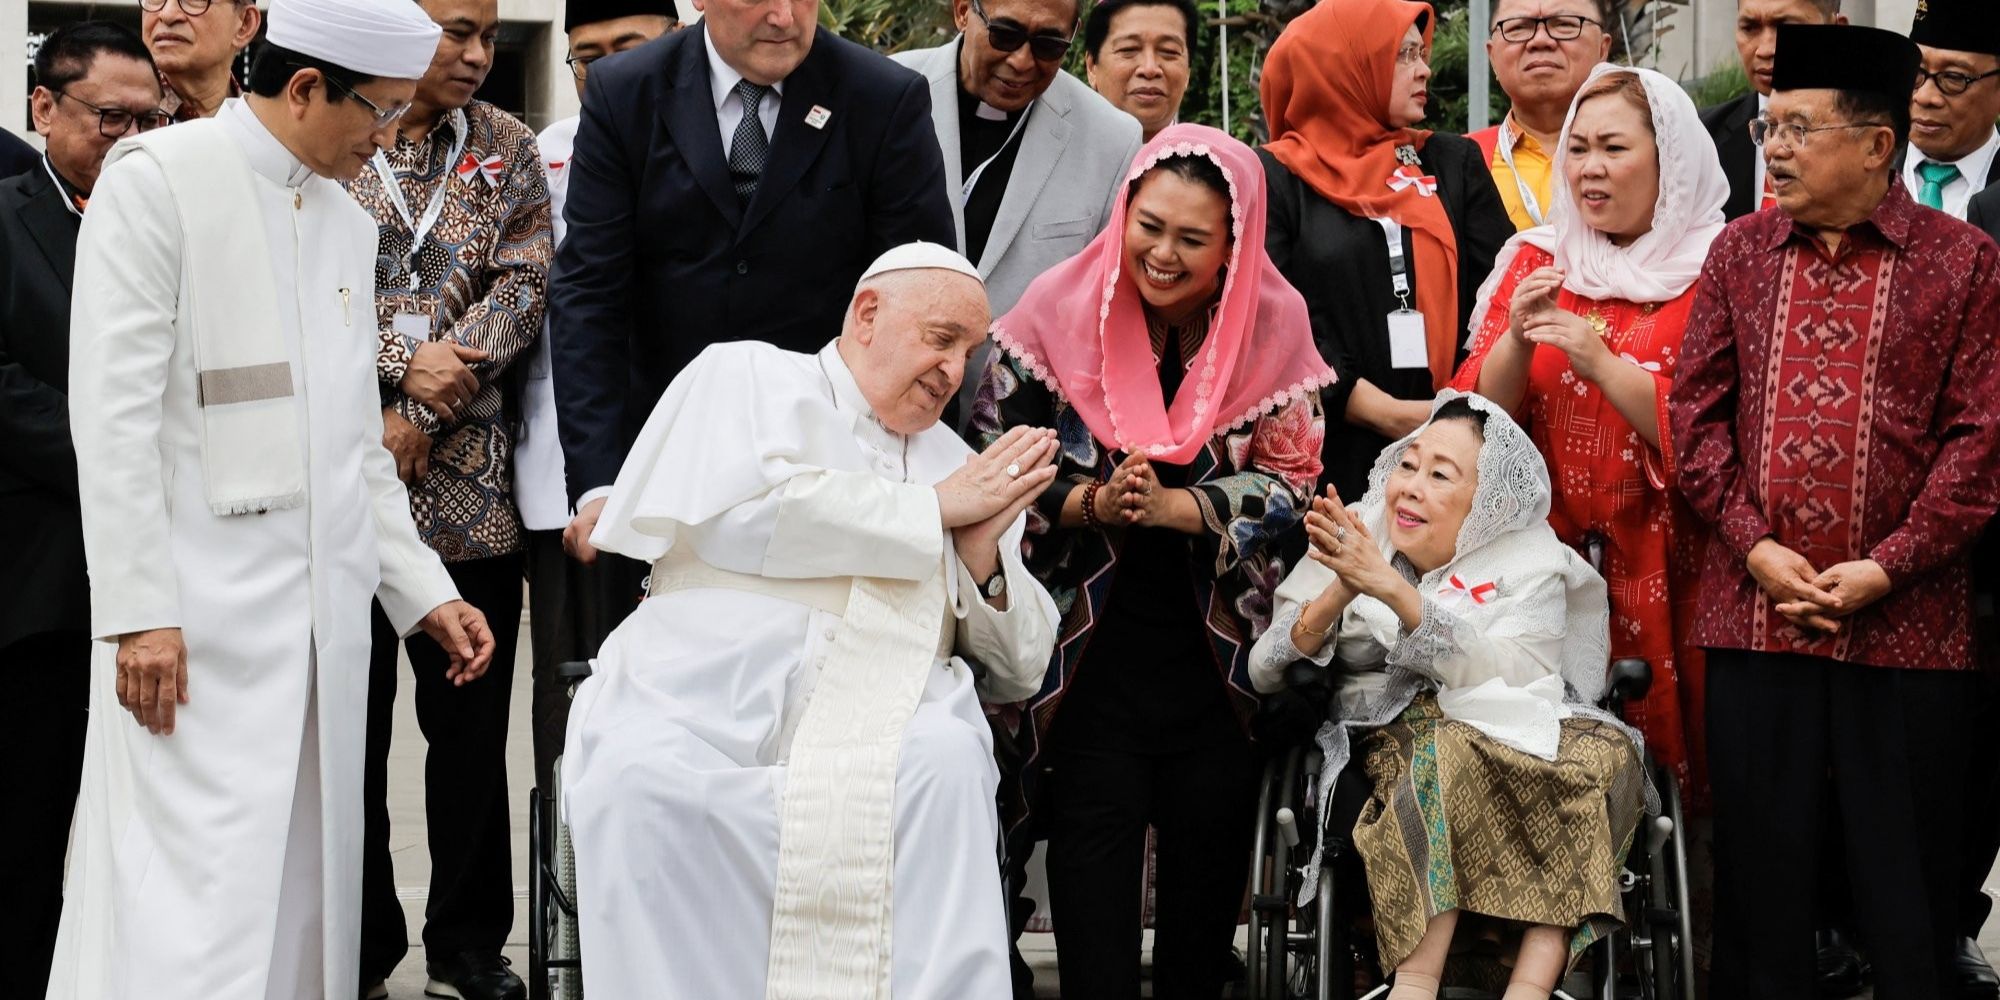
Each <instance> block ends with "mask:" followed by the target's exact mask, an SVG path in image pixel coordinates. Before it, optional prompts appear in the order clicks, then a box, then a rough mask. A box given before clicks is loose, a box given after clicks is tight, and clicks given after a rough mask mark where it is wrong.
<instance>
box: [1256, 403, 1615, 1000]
mask: <svg viewBox="0 0 2000 1000" xmlns="http://www.w3.org/2000/svg"><path fill="white" fill-rule="evenodd" d="M1313 508H1314V509H1313V512H1312V513H1310V514H1308V515H1307V517H1306V533H1307V536H1308V538H1309V539H1310V541H1311V545H1312V548H1311V556H1312V558H1311V560H1310V561H1307V562H1304V563H1302V564H1300V565H1299V567H1298V568H1297V569H1295V570H1293V571H1292V573H1291V575H1290V576H1288V577H1287V578H1286V579H1285V582H1284V583H1283V584H1282V585H1281V586H1280V587H1279V588H1278V592H1277V605H1276V613H1275V615H1274V617H1273V619H1272V623H1271V628H1270V630H1269V631H1267V632H1265V633H1264V636H1263V637H1262V638H1261V639H1259V640H1258V641H1257V645H1256V647H1255V649H1254V650H1253V651H1252V653H1251V679H1252V681H1253V683H1255V684H1256V686H1257V688H1258V690H1260V691H1264V692H1270V691H1275V690H1277V689H1278V688H1279V687H1281V686H1282V685H1283V683H1284V680H1283V678H1284V673H1285V670H1286V668H1287V667H1289V666H1290V665H1291V664H1293V663H1295V662H1297V661H1299V660H1311V661H1313V662H1316V663H1320V664H1322V665H1324V664H1328V663H1330V662H1332V661H1333V660H1334V659H1335V658H1336V656H1337V657H1338V659H1339V664H1338V665H1337V667H1336V668H1335V683H1334V688H1335V691H1336V702H1337V705H1336V709H1335V716H1334V718H1335V720H1336V721H1334V722H1332V723H1329V724H1328V725H1327V726H1325V727H1324V728H1322V729H1321V730H1320V735H1319V744H1320V747H1321V748H1322V749H1323V750H1324V751H1325V752H1326V765H1325V767H1326V770H1325V772H1324V773H1323V774H1322V776H1321V781H1320V787H1321V788H1322V789H1332V788H1333V787H1334V781H1335V779H1336V778H1337V777H1338V775H1339V773H1340V771H1341V770H1343V769H1344V768H1345V767H1346V765H1347V763H1348V761H1349V759H1350V756H1351V757H1352V758H1353V759H1354V760H1356V761H1358V762H1359V763H1360V764H1361V766H1362V767H1363V769H1364V771H1365V773H1366V775H1367V777H1368V779H1369V782H1370V784H1371V785H1372V787H1373V795H1372V797H1371V799H1370V801H1369V802H1368V804H1367V805H1366V807H1365V808H1364V809H1363V810H1362V813H1361V818H1360V820H1359V822H1358V823H1356V825H1355V829H1354V835H1353V844H1354V847H1355V849H1356V851H1357V852H1358V853H1359V854H1360V856H1361V859H1362V861H1363V863H1364V865H1365V866H1366V868H1367V871H1368V887H1369V895H1370V897H1371V898H1372V899H1373V901H1374V919H1375V930H1376V937H1377V943H1378V945H1379V948H1380V957H1381V961H1382V967H1383V969H1384V971H1390V970H1393V971H1394V972H1395V974H1396V986H1395V989H1394V991H1393V992H1391V993H1390V994H1389V996H1390V997H1391V998H1392V1000H1431V998H1433V997H1435V996H1437V991H1438V988H1439V981H1440V980H1441V979H1442V977H1443V975H1444V966H1445V959H1446V956H1447V954H1448V953H1450V952H1451V950H1452V942H1453V938H1454V935H1455V934H1456V932H1457V931H1458V929H1459V928H1458V924H1459V923H1460V920H1461V917H1464V918H1465V919H1467V920H1474V919H1477V920H1479V921H1482V922H1486V923H1489V924H1494V925H1496V929H1497V930H1498V931H1499V932H1501V934H1502V936H1504V937H1518V938H1519V941H1520V944H1519V948H1518V951H1517V952H1515V953H1514V954H1515V957H1514V959H1513V961H1512V962H1511V966H1512V968H1511V981H1510V982H1509V984H1508V987H1507V992H1506V995H1505V1000H1546V998H1547V997H1548V996H1549V995H1550V991H1551V990H1552V989H1553V988H1554V987H1555V985H1556V983H1557V982H1558V981H1559V979H1560V978H1561V977H1562V975H1563V973H1564V972H1565V970H1566V969H1567V968H1568V967H1569V964H1570V962H1571V960H1572V956H1575V955H1578V954H1581V953H1582V951H1583V948H1584V946H1586V945H1588V944H1589V943H1590V942H1591V941H1593V940H1595V939H1596V938H1598V937H1600V936H1602V935H1603V934H1604V933H1605V932H1607V931H1608V930H1609V929H1610V928H1612V927H1614V926H1616V924H1617V923H1618V922H1619V921H1620V920H1622V918H1623V913H1622V909H1621V905H1620V899H1619V888H1618V878H1617V875H1618V871H1619V868H1620V863H1621V860H1622V858H1623V856H1624V853H1625V850H1626V848H1627V846H1628V845H1629V844H1630V843H1631V841H1632V836H1633V833H1634V831H1635V830H1636V829H1637V826H1638V822H1639V818H1640V816H1641V815H1642V805H1643V804H1645V800H1646V799H1647V795H1646V788H1647V785H1646V782H1645V778H1644V772H1643V770H1642V768H1641V766H1640V760H1641V749H1640V746H1639V745H1638V742H1637V740H1636V738H1635V737H1634V736H1633V735H1632V734H1631V733H1629V731H1627V730H1625V729H1624V727H1623V726H1621V725H1620V724H1619V723H1618V722H1617V721H1616V720H1615V719H1613V718H1611V717H1610V716H1608V715H1606V714H1605V713H1603V712H1601V711H1598V710H1596V709H1594V708H1592V707H1591V706H1592V705H1594V704H1595V702H1596V700H1597V699H1598V697H1599V696H1600V695H1601V694H1602V692H1603V688H1604V676H1605V656H1606V652H1607V650H1608V648H1609V646H1608V643H1607V641H1606V636H1605V618H1606V615H1605V600H1604V581H1603V580H1601V579H1600V578H1599V577H1598V575H1597V574H1596V573H1595V572H1593V571H1592V570H1591V568H1590V566H1589V565H1588V564H1586V563H1585V562H1584V561H1583V559H1582V558H1581V557H1579V556H1578V555H1577V554H1576V552H1575V551H1574V550H1572V549H1571V548H1570V547H1569V546H1566V545H1564V544H1563V543H1562V542H1561V541H1560V540H1558V539H1557V538H1556V536H1555V533H1554V532H1553V531H1551V530H1550V529H1549V526H1548V520H1547V519H1548V513H1549V478H1548V471H1547V469H1546V467H1545V466H1543V464H1542V458H1541V455H1540V454H1539V453H1538V452H1537V451H1536V450H1535V446H1534V444H1533V442H1531V441H1529V440H1528V437H1527V435H1526V434H1524V433H1523V432H1522V431H1521V428H1520V427H1519V426H1517V425H1516V424H1515V423H1514V422H1513V420H1511V419H1510V418H1509V417H1508V416H1507V414H1506V412H1505V411H1503V410H1501V409H1500V408H1499V407H1498V406H1495V405H1494V404H1493V403H1491V402H1489V401H1487V400H1485V399H1483V398H1481V397H1479V396H1472V395H1463V394H1460V393H1456V392H1453V391H1451V390H1446V391H1445V392H1444V393H1443V394H1442V395H1440V396H1439V398H1438V401H1437V403H1436V404H1435V405H1434V408H1433V410H1432V414H1431V419H1430V420H1429V422H1427V423H1425V424H1424V425H1423V426H1422V427H1420V428H1419V429H1418V430H1417V432H1416V433H1414V434H1411V435H1410V436H1408V437H1405V438H1404V439H1402V440H1401V441H1398V442H1396V443H1394V444H1392V445H1390V446H1389V448H1388V449H1387V450H1386V451H1384V452H1383V453H1382V455H1381V457H1380V458H1379V459H1377V460H1376V463H1375V468H1374V471H1373V472H1372V473H1371V474H1370V475H1369V492H1368V496H1367V497H1366V498H1365V499H1364V500H1362V501H1361V503H1359V504H1356V505H1354V506H1353V507H1345V506H1343V505H1342V504H1341V502H1340V500H1339V499H1338V497H1336V496H1333V495H1332V491H1329V495H1328V496H1326V497H1322V498H1320V499H1318V500H1316V501H1314V504H1313ZM1357 737H1358V738H1359V740H1360V743H1359V745H1358V748H1357V747H1355V746H1354V744H1353V743H1352V742H1351V741H1352V740H1353V739H1355V738H1357ZM1351 751H1352V752H1351ZM1315 864H1317V859H1315ZM1308 885H1311V883H1310V882H1309V883H1308ZM1473 937H1474V935H1473V934H1470V933H1468V934H1465V935H1461V936H1460V938H1461V940H1462V941H1463V940H1471V939H1472V938H1473ZM1503 975H1505V974H1504V973H1503Z"/></svg>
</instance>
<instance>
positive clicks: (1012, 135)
mask: <svg viewBox="0 0 2000 1000" xmlns="http://www.w3.org/2000/svg"><path fill="white" fill-rule="evenodd" d="M1034 110H1035V106H1034V105H1033V104H1030V105H1028V108H1027V110H1026V111H1023V112H1021V117H1020V119H1019V120H1018V121H1016V122H1015V123H1014V130H1013V131H1012V132H1009V133H1007V141H1006V142H1003V143H1001V144H1000V148H999V149H996V150H994V151H993V155H992V156H989V157H987V158H986V162H984V163H981V164H980V165H979V166H977V167H974V168H973V169H972V173H971V174H969V175H967V176H966V178H965V186H964V187H961V188H959V191H958V207H959V208H964V207H965V203H966V202H967V201H970V200H971V199H972V189H973V188H976V187H978V186H979V178H980V175H982V174H984V173H986V168H987V167H990V166H992V165H993V161H994V160H997V159H999V158H1000V154H1001V153H1004V152H1006V151H1007V147H1008V146H1011V145H1013V144H1014V140H1015V139H1016V138H1018V137H1019V136H1020V134H1021V128H1022V126H1024V125H1026V124H1028V115H1029V114H1031V113H1033V112H1034Z"/></svg>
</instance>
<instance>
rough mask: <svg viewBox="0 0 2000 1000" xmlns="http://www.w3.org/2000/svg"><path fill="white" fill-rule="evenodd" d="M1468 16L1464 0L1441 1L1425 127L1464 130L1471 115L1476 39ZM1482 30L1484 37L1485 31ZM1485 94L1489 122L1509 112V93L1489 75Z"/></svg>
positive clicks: (1432, 46)
mask: <svg viewBox="0 0 2000 1000" xmlns="http://www.w3.org/2000/svg"><path fill="white" fill-rule="evenodd" d="M1468 18H1469V13H1468V11H1467V10H1466V7H1465V0H1442V2H1440V3H1439V4H1438V26H1437V30H1436V31H1435V32H1433V33H1432V35H1431V85H1430V95H1431V100H1430V108H1429V110H1430V116H1429V117H1428V118H1426V119H1425V120H1424V123H1423V127H1425V128H1429V129H1434V130H1436V131H1439V132H1453V133H1463V132H1465V131H1466V123H1467V122H1468V121H1469V120H1470V119H1471V108H1472V105H1471V100H1472V93H1471V83H1470V79H1471V71H1472V50H1471V46H1472V45H1473V42H1472V31H1471V25H1470V24H1468V23H1467V21H1468ZM1479 34H1480V35H1481V36H1482V37H1483V36H1484V35H1485V32H1484V31H1481V32H1480V33H1479ZM1486 96H1487V101H1486V105H1487V107H1486V123H1487V124H1489V125H1491V124H1493V123H1494V122H1497V121H1499V120H1500V119H1501V118H1502V117H1503V116H1505V115H1506V114H1507V95H1506V94H1505V93H1503V92H1502V91H1501V90H1500V85H1499V84H1498V83H1496V82H1493V81H1491V80H1490V79H1489V81H1488V82H1487V88H1486Z"/></svg>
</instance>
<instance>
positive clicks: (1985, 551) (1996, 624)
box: [1965, 157, 2000, 670]
mask: <svg viewBox="0 0 2000 1000" xmlns="http://www.w3.org/2000/svg"><path fill="white" fill-rule="evenodd" d="M1994 161H1995V171H1993V172H1989V173H1988V175H1987V178H1988V180H1987V184H1986V187H1985V188H1984V189H1982V190H1981V191H1980V192H1979V193H1978V194H1975V195H1973V196H1972V201H1970V202H1968V203H1967V204H1966V206H1965V221H1967V222H1969V223H1971V224H1973V225H1975V226H1978V227H1979V228H1980V229H1981V230H1984V231H1985V233H1986V235H1988V236H1991V237H1993V238H1994V239H1995V240H2000V185H1996V184H1994V183H1993V181H1994V180H2000V178H1996V177H1994V176H1993V174H1994V172H2000V157H1994ZM1972 589H1973V591H1974V595H1973V600H1974V602H1975V605H1974V606H1975V608H1976V609H1977V610H1976V613H1975V614H1974V616H1973V620H1974V624H1975V626H1976V627H1977V629H1978V641H1979V650H1980V655H1981V657H1982V658H1983V660H1984V663H1985V666H1986V669H1988V670H2000V524H1991V525H1987V527H1986V533H1985V534H1984V535H1982V536H1981V537H1980V539H1979V541H1978V543H1977V544H1976V545H1975V547H1974V548H1973V550H1972Z"/></svg>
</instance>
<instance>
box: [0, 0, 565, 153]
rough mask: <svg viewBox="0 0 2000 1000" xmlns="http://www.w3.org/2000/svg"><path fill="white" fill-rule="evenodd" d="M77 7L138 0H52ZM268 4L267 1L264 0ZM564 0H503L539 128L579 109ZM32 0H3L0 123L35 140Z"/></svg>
mask: <svg viewBox="0 0 2000 1000" xmlns="http://www.w3.org/2000/svg"><path fill="white" fill-rule="evenodd" d="M54 2H56V3H65V4H68V5H70V6H74V7H75V8H76V9H77V16H78V17H83V16H86V14H85V12H86V11H88V10H89V9H90V7H92V6H96V7H100V8H102V7H127V8H132V9H135V10H136V9H137V7H138V6H139V4H138V0H99V2H97V3H95V4H90V3H84V2H78V0H54ZM266 6H268V3H267V4H266ZM563 6H564V0H500V17H501V20H502V21H504V22H506V24H507V28H508V33H509V34H512V33H513V32H515V31H519V32H521V33H522V34H524V35H525V36H526V46H525V48H524V50H523V52H522V57H523V59H524V62H525V65H524V66H523V69H524V71H525V75H526V79H527V102H528V104H527V109H526V110H527V117H528V124H529V125H532V126H533V127H535V128H536V129H537V130H539V129H541V128H542V127H543V126H545V125H547V124H548V123H549V122H552V121H555V120H556V119H558V118H565V117H568V116H569V115H573V114H575V113H576V109H577V100H576V84H575V81H574V78H573V77H571V76H570V71H569V67H568V66H566V65H564V63H563V56H565V55H566V54H567V53H568V51H569V45H568V41H567V39H565V38H564V37H563V33H562V19H563ZM27 34H28V0H0V67H4V70H0V128H6V129H7V130H9V131H11V132H13V133H15V134H17V135H20V136H23V137H25V138H27V139H29V140H30V141H36V137H35V135H34V131H33V129H32V128H31V127H30V126H29V125H28V121H27V117H28V113H27V79H28V74H27Z"/></svg>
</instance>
